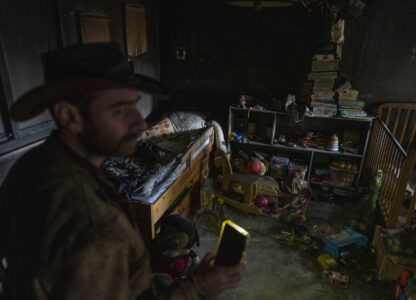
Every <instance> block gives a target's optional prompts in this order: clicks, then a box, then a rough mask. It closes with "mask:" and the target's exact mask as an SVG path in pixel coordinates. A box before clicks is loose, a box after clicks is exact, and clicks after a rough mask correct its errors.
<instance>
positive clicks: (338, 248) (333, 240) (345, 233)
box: [322, 228, 368, 260]
mask: <svg viewBox="0 0 416 300" xmlns="http://www.w3.org/2000/svg"><path fill="white" fill-rule="evenodd" d="M322 241H323V242H324V244H325V248H324V251H325V252H326V253H328V254H329V255H331V256H332V258H334V259H335V260H339V259H340V254H341V253H342V252H343V250H345V249H346V247H347V246H348V247H347V248H350V247H351V245H355V246H356V247H365V246H367V242H368V237H366V236H365V235H363V234H361V233H359V232H357V231H355V230H352V229H349V228H348V229H345V230H342V231H340V232H338V233H336V234H332V235H329V236H326V237H324V238H323V239H322Z"/></svg>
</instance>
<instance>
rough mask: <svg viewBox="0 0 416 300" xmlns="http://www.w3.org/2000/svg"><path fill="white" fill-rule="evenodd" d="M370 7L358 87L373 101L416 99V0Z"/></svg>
mask: <svg viewBox="0 0 416 300" xmlns="http://www.w3.org/2000/svg"><path fill="white" fill-rule="evenodd" d="M369 10H370V14H369V22H368V27H367V31H366V36H365V41H364V43H363V44H362V51H363V56H362V58H361V62H360V64H361V67H360V69H359V73H358V75H359V76H358V79H357V86H358V88H359V90H360V91H361V92H362V93H364V94H365V96H366V100H367V102H368V103H370V104H375V103H381V102H390V101H400V102H415V101H416V85H415V82H416V57H414V56H412V48H413V47H415V46H416V1H414V0H399V1H397V0H376V1H372V3H371V5H370V6H369ZM347 42H348V41H347Z"/></svg>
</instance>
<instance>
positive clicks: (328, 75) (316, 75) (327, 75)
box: [308, 72, 338, 80]
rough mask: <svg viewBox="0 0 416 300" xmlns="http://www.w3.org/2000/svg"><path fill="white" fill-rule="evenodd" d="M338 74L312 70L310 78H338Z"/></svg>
mask: <svg viewBox="0 0 416 300" xmlns="http://www.w3.org/2000/svg"><path fill="white" fill-rule="evenodd" d="M337 76H338V74H337V72H319V73H316V72H312V73H309V74H308V80H317V79H334V80H335V79H336V78H337Z"/></svg>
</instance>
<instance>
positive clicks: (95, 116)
mask: <svg viewBox="0 0 416 300" xmlns="http://www.w3.org/2000/svg"><path fill="white" fill-rule="evenodd" d="M43 64H44V69H45V81H46V83H45V84H44V85H42V86H40V87H38V88H35V89H34V90H32V91H30V92H28V93H27V94H25V95H23V96H22V97H21V98H20V99H18V100H17V101H16V103H15V104H14V106H13V107H12V110H11V115H12V117H13V118H14V119H15V120H17V121H24V120H27V119H30V118H32V117H34V116H36V115H37V114H39V113H41V112H42V111H44V110H45V109H46V108H49V109H50V112H51V113H52V115H53V117H54V119H55V120H56V123H57V127H58V129H57V131H55V132H54V133H52V135H51V136H50V137H49V138H48V140H47V141H45V142H44V143H43V144H42V145H41V146H39V147H37V148H35V149H33V150H31V151H29V152H28V153H26V154H25V155H24V156H23V157H22V158H21V159H19V161H18V162H17V163H16V164H15V165H14V166H13V168H12V170H11V171H10V172H9V174H8V176H7V178H6V180H5V181H4V184H3V186H2V187H1V189H0V199H1V202H0V204H1V210H0V213H1V215H0V222H1V223H0V226H1V228H3V231H4V233H5V235H6V256H7V261H8V269H7V272H8V279H9V282H10V284H9V285H8V286H9V287H10V294H11V296H12V297H13V298H15V299H77V300H78V299H89V300H92V299H112V300H116V299H123V300H124V299H201V298H205V297H207V296H212V295H217V294H220V293H222V292H223V291H224V290H226V289H228V288H233V287H236V286H237V285H238V284H239V282H240V280H241V278H242V275H243V272H244V266H243V265H238V266H234V267H216V266H212V264H211V262H212V259H213V257H214V256H213V255H212V254H208V255H207V256H206V257H205V258H204V259H203V261H202V263H201V265H200V267H199V269H198V271H197V272H196V273H195V275H193V276H190V277H189V278H188V279H185V280H182V281H179V282H177V283H175V284H174V285H173V286H172V287H171V289H169V290H165V291H156V290H155V289H154V288H153V284H152V280H151V276H152V274H151V270H150V265H149V257H148V253H147V250H146V249H145V246H144V243H143V241H142V239H141V237H140V234H139V232H138V230H137V228H136V225H135V222H134V220H133V218H132V216H131V214H130V211H129V207H128V203H127V201H126V200H125V199H124V198H123V197H122V196H121V195H120V194H119V193H118V192H117V191H116V190H114V188H113V187H112V185H111V184H110V183H109V182H108V181H107V180H106V179H105V178H104V176H103V174H102V173H101V171H100V165H101V164H102V162H103V161H104V159H105V158H106V157H108V156H122V155H130V154H132V153H133V152H134V150H135V145H136V139H137V137H138V136H139V135H140V133H141V132H142V131H143V130H144V129H145V128H146V122H145V120H144V119H143V118H142V116H141V114H140V112H139V111H138V110H137V108H136V104H137V102H138V101H139V93H138V90H141V91H143V92H147V93H150V94H153V95H155V96H157V97H160V98H166V97H167V92H166V90H165V89H164V88H163V86H162V85H161V84H160V83H159V82H157V81H155V80H152V79H150V78H148V77H145V76H142V75H136V74H133V73H132V72H131V70H130V66H129V64H128V62H127V61H126V60H125V58H124V57H123V55H122V53H121V51H120V49H119V48H118V46H117V45H116V44H114V43H109V44H90V45H81V46H74V47H69V48H66V49H63V50H60V51H56V52H52V53H49V54H47V55H44V56H43Z"/></svg>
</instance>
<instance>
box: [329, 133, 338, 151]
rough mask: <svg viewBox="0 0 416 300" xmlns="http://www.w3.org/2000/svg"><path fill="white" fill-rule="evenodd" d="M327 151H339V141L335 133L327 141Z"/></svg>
mask: <svg viewBox="0 0 416 300" xmlns="http://www.w3.org/2000/svg"><path fill="white" fill-rule="evenodd" d="M328 150H330V151H339V139H338V136H337V135H336V134H335V133H334V134H333V135H331V136H330V137H329V139H328Z"/></svg>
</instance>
